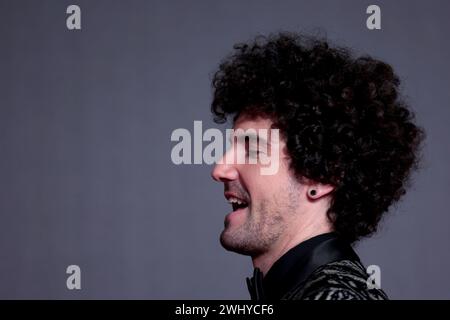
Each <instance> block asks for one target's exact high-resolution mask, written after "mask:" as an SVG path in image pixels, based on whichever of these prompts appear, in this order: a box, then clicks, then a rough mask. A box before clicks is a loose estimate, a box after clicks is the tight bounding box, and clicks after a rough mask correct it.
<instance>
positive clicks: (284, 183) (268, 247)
mask: <svg viewBox="0 0 450 320" xmlns="http://www.w3.org/2000/svg"><path fill="white" fill-rule="evenodd" d="M272 124H273V122H272V121H271V120H270V119H269V118H267V117H256V118H255V117H250V116H248V115H241V116H239V117H238V118H237V119H236V121H235V124H234V129H238V128H241V129H243V130H246V129H250V128H252V129H256V130H258V129H269V130H270V129H271V127H272ZM269 141H270V139H269ZM279 147H280V148H279V150H280V156H279V157H278V158H279V164H278V165H279V169H278V172H277V173H276V174H274V175H262V174H261V171H260V168H261V166H263V164H261V163H259V161H258V163H256V164H249V163H248V162H247V163H243V164H238V163H230V161H228V162H227V161H222V162H218V164H216V166H215V167H214V169H213V171H212V173H211V175H212V177H213V179H214V180H216V181H218V182H221V183H223V184H224V195H225V197H226V198H229V197H230V196H231V197H235V198H239V199H241V200H243V201H245V202H246V203H247V204H248V206H247V207H246V208H243V209H239V210H236V211H234V212H231V213H230V214H228V215H227V216H226V217H225V227H224V230H223V231H222V233H221V235H220V242H221V244H222V246H223V247H224V248H225V249H227V250H229V251H233V252H236V253H240V254H244V255H249V256H250V257H251V258H252V262H253V266H254V267H255V268H256V267H258V268H259V269H260V270H261V271H262V273H263V274H264V275H265V274H266V273H267V272H268V271H269V269H270V267H271V266H272V265H273V263H274V262H275V261H277V260H278V259H279V258H280V257H281V256H282V255H283V254H285V253H286V252H287V251H288V250H290V249H291V248H293V247H295V246H296V245H298V244H299V243H301V242H303V241H305V240H307V239H309V238H312V237H314V236H316V235H319V234H323V233H327V232H330V231H332V230H333V227H332V224H331V222H330V221H329V219H328V217H327V215H326V212H327V209H328V208H329V205H330V193H331V192H332V191H333V187H332V186H330V185H324V184H318V183H314V182H313V181H309V180H308V179H301V180H302V181H301V182H300V181H299V179H297V178H296V177H295V176H294V173H293V171H292V170H291V169H290V168H289V162H290V158H289V155H288V154H287V150H286V145H285V141H284V140H283V139H282V138H280V141H279ZM237 148H238V145H237V142H236V141H234V142H233V143H232V145H231V148H230V149H229V150H228V151H227V154H225V155H224V157H231V159H233V158H232V157H234V156H235V154H236V152H237ZM247 148H248V149H247V150H248V151H256V150H258V146H257V145H256V146H248V147H247ZM270 150H271V148H270V146H269V147H268V148H267V152H268V153H269V154H270ZM249 154H250V155H249V156H251V155H254V153H251V152H249ZM234 162H236V161H234ZM311 189H314V190H315V191H316V194H315V195H314V196H311V195H310V194H309V191H310V190H311ZM232 210H233V209H232Z"/></svg>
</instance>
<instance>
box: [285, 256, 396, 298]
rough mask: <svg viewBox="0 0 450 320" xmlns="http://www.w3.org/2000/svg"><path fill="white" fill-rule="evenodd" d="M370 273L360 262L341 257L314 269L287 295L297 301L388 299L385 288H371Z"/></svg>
mask: <svg viewBox="0 0 450 320" xmlns="http://www.w3.org/2000/svg"><path fill="white" fill-rule="evenodd" d="M367 278H368V274H367V273H366V270H365V268H364V266H363V265H362V264H361V263H359V262H356V261H351V260H341V261H337V262H333V263H329V264H326V265H324V266H322V267H320V268H318V269H317V270H316V271H314V272H313V273H312V274H311V275H310V276H309V277H308V279H306V281H305V282H303V283H301V284H300V285H299V286H297V287H296V288H294V290H292V291H291V292H290V293H288V294H287V296H286V298H287V299H295V300H385V299H388V297H387V295H386V294H385V293H384V292H383V290H381V289H376V288H374V289H369V288H368V286H367Z"/></svg>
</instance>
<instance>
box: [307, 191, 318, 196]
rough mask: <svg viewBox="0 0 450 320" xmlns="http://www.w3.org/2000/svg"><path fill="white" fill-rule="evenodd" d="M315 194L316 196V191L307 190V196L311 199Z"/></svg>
mask: <svg viewBox="0 0 450 320" xmlns="http://www.w3.org/2000/svg"><path fill="white" fill-rule="evenodd" d="M316 194H317V191H316V190H314V189H311V190H309V195H310V196H311V197H314V196H315V195H316Z"/></svg>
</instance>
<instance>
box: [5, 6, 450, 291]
mask: <svg viewBox="0 0 450 320" xmlns="http://www.w3.org/2000/svg"><path fill="white" fill-rule="evenodd" d="M71 4H77V5H79V6H80V8H81V12H82V13H81V26H82V29H81V30H78V31H70V30H68V29H67V27H66V18H67V14H66V8H67V7H68V6H69V5H71ZM370 4H377V5H379V6H380V8H381V12H382V13H381V17H382V20H381V22H382V29H381V30H374V31H371V30H368V29H367V28H366V18H367V14H366V8H367V7H368V6H369V5H370ZM449 9H450V3H449V2H448V1H376V2H374V3H372V2H369V1H312V0H308V1H302V0H295V1H286V0H284V1H275V0H273V1H266V0H258V1H256V0H255V1H241V0H239V1H238V0H226V1H225V0H214V1H211V0H204V1H194V0H193V1H182V0H179V1H135V0H133V1H92V0H90V1H82V0H76V1H66V0H54V1H47V0H45V1H17V0H15V1H12V0H10V1H5V0H1V1H0V298H7V299H9V298H12V299H14V298H38V299H41V298H57V299H59V298H62V299H70V298H88V299H90V298H105V299H108V298H144V299H147V298H149V299H165V298H174V299H180V298H188V299H198V298H208V299H219V298H225V299H228V298H235V299H247V298H248V294H247V290H246V286H245V281H244V279H245V277H246V276H248V275H250V274H251V272H252V266H251V262H250V259H249V258H248V257H244V256H239V255H236V254H233V253H229V252H226V251H225V250H223V249H222V247H221V246H220V244H219V241H218V237H219V233H220V231H221V230H222V227H223V218H224V215H225V214H226V213H228V212H229V210H230V209H229V205H228V204H227V203H226V202H225V200H224V198H223V193H222V192H223V189H222V186H221V185H219V184H217V183H215V182H213V181H212V180H211V178H210V171H211V167H210V166H208V165H206V164H203V165H191V166H186V165H185V166H176V165H174V164H173V163H172V162H171V158H170V152H171V149H172V147H173V145H174V144H175V143H173V142H171V141H170V135H171V133H172V131H173V130H174V129H176V128H186V129H188V130H189V131H191V132H192V130H193V121H194V120H202V121H203V127H204V128H211V127H217V126H216V125H215V124H214V123H213V122H212V118H211V116H210V113H209V103H210V100H211V87H210V80H211V75H212V73H213V71H214V70H215V68H216V67H217V65H218V63H219V61H220V59H221V58H222V57H223V56H224V55H226V54H227V53H229V52H230V50H231V48H232V45H233V44H234V43H235V42H238V41H245V40H248V39H250V38H252V37H253V36H255V35H257V34H266V33H268V32H274V31H279V30H290V31H299V30H302V31H307V32H316V31H317V28H320V30H322V32H325V33H327V35H328V37H329V38H330V39H331V40H332V41H334V42H335V43H338V44H342V45H348V46H351V47H353V48H354V49H355V50H357V52H360V53H366V52H367V53H370V54H372V55H373V56H375V57H378V58H381V59H383V60H386V61H387V62H389V63H392V64H393V66H394V67H395V69H396V71H397V72H398V74H399V75H400V76H401V78H402V79H403V88H404V93H405V95H406V96H407V99H408V101H409V102H410V103H411V105H412V106H413V108H414V110H415V111H416V113H417V119H418V122H419V123H420V124H421V125H422V126H423V127H424V128H425V129H426V131H427V141H426V145H425V148H424V161H423V165H422V167H423V168H422V170H421V171H420V172H419V173H418V174H416V175H415V176H414V185H413V186H412V188H411V189H410V190H409V193H408V194H407V195H406V196H405V197H404V199H403V201H402V202H401V203H400V204H399V205H398V206H396V207H394V208H392V210H391V212H390V214H389V216H388V217H387V218H386V219H385V220H384V222H383V225H382V227H381V229H380V232H379V233H378V234H377V235H376V236H374V237H372V238H370V239H367V240H364V241H363V242H361V243H360V244H359V245H358V246H357V248H356V249H357V251H358V252H359V253H360V255H361V257H362V258H363V260H364V263H365V264H366V265H370V264H376V265H379V266H380V268H381V285H382V287H383V288H384V289H385V290H386V292H387V293H388V294H389V295H390V297H391V298H399V299H404V298H414V299H416V298H425V299H429V298H446V299H449V298H450V272H449V270H450V250H449V248H448V245H449V243H450V232H449V226H450V212H449V210H448V199H449V195H450V194H449V191H450V166H449V163H450V150H449V149H450V148H449V137H450V129H449V123H450V111H449V101H450V90H449V83H450V81H449V71H450V70H449V69H450V63H449V61H448V58H449V57H450V48H449V42H448V40H447V39H448V31H449V30H450V22H449V20H448V13H449V12H450V11H449ZM220 128H221V129H223V128H224V127H223V126H222V127H220ZM72 264H75V265H78V266H80V268H81V286H82V287H81V290H68V289H67V287H66V279H67V277H68V275H67V274H66V268H67V266H69V265H72Z"/></svg>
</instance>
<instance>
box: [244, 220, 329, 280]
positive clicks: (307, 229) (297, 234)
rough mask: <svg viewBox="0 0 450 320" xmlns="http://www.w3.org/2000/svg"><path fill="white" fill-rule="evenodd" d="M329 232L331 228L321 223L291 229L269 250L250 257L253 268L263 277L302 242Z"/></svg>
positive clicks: (327, 224)
mask: <svg viewBox="0 0 450 320" xmlns="http://www.w3.org/2000/svg"><path fill="white" fill-rule="evenodd" d="M331 231H333V228H332V226H331V224H330V223H321V224H319V225H318V224H316V223H311V224H309V225H307V226H304V227H303V228H302V227H300V228H298V227H297V228H291V231H290V232H287V233H285V235H284V237H283V238H282V239H281V238H280V239H279V240H278V241H277V242H276V243H275V244H274V245H273V246H272V247H271V248H270V250H267V251H266V252H264V253H262V254H260V255H257V256H252V262H253V267H254V268H259V269H260V270H261V272H262V273H263V275H264V276H265V275H266V274H267V272H268V271H269V270H270V268H271V267H272V265H273V264H274V263H275V262H276V261H277V260H278V259H280V258H281V257H282V256H283V255H284V254H285V253H286V252H288V251H289V250H290V249H292V248H293V247H295V246H296V245H298V244H300V243H302V242H303V241H306V240H308V239H311V238H313V237H315V236H318V235H320V234H324V233H328V232H331Z"/></svg>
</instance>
